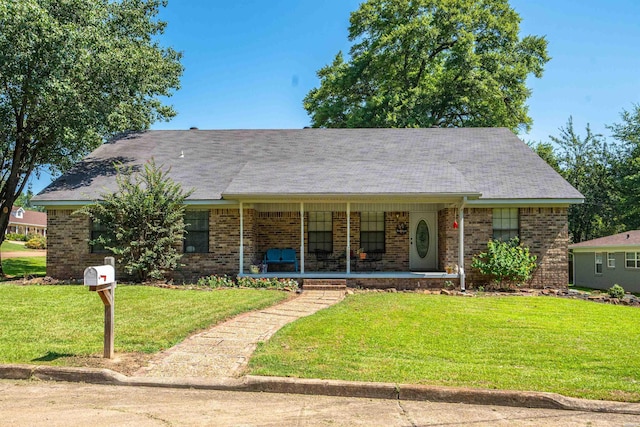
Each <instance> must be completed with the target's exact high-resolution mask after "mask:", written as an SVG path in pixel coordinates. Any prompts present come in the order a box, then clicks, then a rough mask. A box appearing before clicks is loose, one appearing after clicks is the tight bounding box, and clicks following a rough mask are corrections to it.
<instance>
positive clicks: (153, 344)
mask: <svg viewBox="0 0 640 427" xmlns="http://www.w3.org/2000/svg"><path fill="white" fill-rule="evenodd" d="M288 296H289V294H288V293H285V292H276V291H267V290H248V289H226V290H216V291H209V292H208V291H197V290H172V289H161V288H154V287H147V286H118V287H117V288H116V292H115V299H116V303H115V304H116V305H115V352H116V353H123V352H143V353H152V352H157V351H160V350H162V349H166V348H168V347H171V346H173V345H175V344H176V343H178V342H180V341H182V340H183V339H184V338H185V337H186V336H188V335H189V334H191V333H193V332H195V331H198V330H200V329H203V328H206V327H208V326H210V325H212V324H214V323H218V322H220V321H222V320H224V319H226V318H229V317H231V316H234V315H236V314H238V313H242V312H245V311H250V310H255V309H259V308H263V307H266V306H269V305H272V304H274V303H276V302H278V301H281V300H282V299H284V298H287V297H288ZM0 325H2V326H1V327H0V363H34V362H50V363H52V364H65V363H68V362H67V361H66V359H65V357H75V356H80V357H82V356H89V355H96V354H98V355H102V349H103V327H104V306H103V304H102V301H101V300H100V297H99V296H98V295H97V294H96V293H95V292H89V290H88V288H86V287H84V286H16V285H2V284H0Z"/></svg>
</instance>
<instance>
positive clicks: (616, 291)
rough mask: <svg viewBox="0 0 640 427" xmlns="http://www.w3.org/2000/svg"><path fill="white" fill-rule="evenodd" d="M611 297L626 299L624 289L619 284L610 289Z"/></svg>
mask: <svg viewBox="0 0 640 427" xmlns="http://www.w3.org/2000/svg"><path fill="white" fill-rule="evenodd" d="M609 296H610V297H611V298H618V299H622V298H624V288H623V287H622V286H620V285H618V284H617V283H616V284H615V285H613V286H612V287H610V288H609Z"/></svg>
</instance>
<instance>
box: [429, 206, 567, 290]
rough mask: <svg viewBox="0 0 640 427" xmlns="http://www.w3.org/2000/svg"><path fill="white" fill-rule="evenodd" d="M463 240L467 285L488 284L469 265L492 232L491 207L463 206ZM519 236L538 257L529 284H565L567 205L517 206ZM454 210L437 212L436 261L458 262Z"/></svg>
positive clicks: (541, 285)
mask: <svg viewBox="0 0 640 427" xmlns="http://www.w3.org/2000/svg"><path fill="white" fill-rule="evenodd" d="M464 212H465V222H464V243H465V272H466V276H467V278H466V279H467V285H468V286H480V285H486V284H487V278H486V277H483V276H482V275H481V274H479V272H478V271H476V270H474V269H472V268H471V260H472V257H473V255H475V254H478V253H480V252H483V251H485V250H486V245H487V242H488V241H489V239H490V238H491V237H492V235H493V209H477V208H474V209H465V211H464ZM519 215H520V239H521V241H522V244H523V245H525V246H527V247H529V248H530V250H531V253H532V254H534V255H536V256H537V257H538V260H537V263H538V267H537V269H536V271H535V272H534V276H533V279H532V280H531V282H530V283H529V284H527V286H531V287H544V286H548V287H555V288H562V287H566V286H567V283H568V280H569V278H568V267H567V262H568V261H567V256H568V255H567V252H568V249H567V247H568V244H569V237H568V232H567V209H566V208H520V209H519ZM456 217H457V210H456V209H443V210H441V211H440V212H439V213H438V222H439V226H438V229H439V233H440V234H439V236H438V243H439V245H440V246H439V262H440V266H441V268H443V264H444V265H446V264H452V265H453V264H457V263H458V230H455V229H454V228H453V227H452V224H453V220H454V218H456Z"/></svg>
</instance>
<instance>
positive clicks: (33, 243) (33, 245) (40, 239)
mask: <svg viewBox="0 0 640 427" xmlns="http://www.w3.org/2000/svg"><path fill="white" fill-rule="evenodd" d="M24 247H25V248H28V249H47V238H46V237H44V236H34V237H32V238H30V239H29V240H28V241H27V242H26V243H25V244H24Z"/></svg>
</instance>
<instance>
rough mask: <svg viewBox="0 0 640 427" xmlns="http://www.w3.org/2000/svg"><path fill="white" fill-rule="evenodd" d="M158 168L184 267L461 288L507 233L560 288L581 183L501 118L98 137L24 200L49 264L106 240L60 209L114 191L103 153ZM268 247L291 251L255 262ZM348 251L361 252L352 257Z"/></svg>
mask: <svg viewBox="0 0 640 427" xmlns="http://www.w3.org/2000/svg"><path fill="white" fill-rule="evenodd" d="M151 158H153V159H155V162H156V164H158V165H163V166H164V167H167V168H168V167H170V168H171V172H170V176H171V177H172V179H173V180H175V181H176V182H179V183H180V184H181V185H182V187H183V188H184V189H194V192H193V194H192V195H191V196H190V197H189V199H188V201H187V206H186V207H187V212H186V222H187V223H188V224H191V225H190V226H189V227H188V234H187V235H186V237H185V240H184V245H183V251H184V256H183V258H182V264H184V266H183V267H181V268H180V269H179V271H177V272H175V273H174V279H175V280H178V281H181V280H193V279H195V278H198V277H202V276H207V275H211V274H219V275H220V274H229V275H234V276H236V275H253V276H277V277H292V278H295V279H302V280H304V279H322V278H327V279H346V280H347V283H348V285H349V286H363V287H381V288H382V287H396V288H398V289H409V288H420V287H425V288H426V287H435V286H442V285H443V282H445V281H451V282H453V283H454V284H456V285H457V286H459V287H461V288H462V289H464V288H465V287H466V286H473V285H479V284H481V283H483V278H482V277H480V276H479V275H478V273H477V272H475V271H473V270H472V269H471V260H472V257H473V255H474V254H477V253H479V252H481V251H483V250H485V249H486V243H487V241H488V240H489V239H491V238H509V237H511V236H516V235H517V236H519V237H520V239H521V241H522V243H523V244H524V245H526V246H528V247H530V249H531V251H532V253H533V254H535V255H537V256H538V264H539V265H538V267H537V269H536V271H535V274H534V277H533V279H532V281H531V283H530V284H529V285H530V286H533V287H542V286H554V287H565V286H566V285H567V283H568V267H567V256H568V254H567V252H568V251H567V245H568V234H567V208H568V206H569V205H570V204H572V203H581V202H582V200H583V196H582V195H581V194H580V193H579V192H578V191H576V190H575V189H574V188H573V187H572V186H571V185H569V184H568V183H567V182H566V181H565V180H564V179H563V178H562V177H561V176H560V175H558V174H557V173H556V172H555V171H554V170H553V169H552V168H551V167H549V166H548V165H547V164H546V163H545V162H544V161H543V160H542V159H540V158H539V157H538V156H537V155H536V154H535V153H534V152H533V151H532V150H531V149H530V148H529V147H528V146H527V145H526V144H525V143H523V142H522V141H521V140H520V139H518V138H517V137H516V135H515V134H513V133H512V132H511V131H510V130H508V129H501V128H459V129H440V128H431V129H299V130H198V129H192V130H185V131H177V130H176V131H146V132H141V133H131V134H128V135H125V136H121V137H119V138H116V139H114V140H112V141H110V142H108V143H105V144H103V145H102V146H101V147H99V148H98V149H96V150H95V151H94V152H93V153H91V154H90V155H89V156H87V157H86V158H85V159H84V160H83V161H82V162H80V163H79V164H77V165H76V166H75V167H74V168H73V169H72V170H70V171H69V172H68V173H66V174H65V175H63V176H61V177H60V178H58V179H57V180H56V181H54V182H53V183H52V184H51V185H50V186H48V187H47V188H46V189H44V190H43V191H42V192H41V193H40V194H38V195H37V196H36V197H34V198H33V201H34V203H38V204H40V205H43V206H45V207H46V209H47V213H48V225H49V230H48V234H49V235H48V254H47V274H48V275H50V276H52V277H55V278H59V279H70V278H72V279H79V278H81V277H82V274H83V270H84V268H85V267H87V266H89V265H95V264H100V263H102V259H103V257H104V256H105V254H104V253H100V251H99V250H98V249H97V248H95V247H93V248H92V247H90V246H89V245H88V243H87V241H88V240H89V238H90V237H91V236H95V235H96V233H99V232H101V230H100V229H99V228H98V226H97V225H95V224H91V223H90V221H89V220H88V219H87V218H86V217H85V216H82V215H72V213H73V212H74V211H75V210H76V209H78V208H79V207H80V206H82V205H84V204H86V203H90V202H91V201H92V200H94V199H96V198H97V197H99V195H100V194H104V193H105V192H108V191H114V190H116V188H117V186H116V183H115V169H114V166H113V164H114V162H119V163H122V164H124V165H127V166H132V167H134V168H138V169H140V167H141V166H142V165H143V164H144V163H145V162H146V161H148V160H149V159H151ZM271 248H281V249H282V248H293V250H294V251H295V257H296V261H297V264H298V265H297V267H298V268H297V271H295V266H294V265H293V264H269V265H268V268H267V270H266V271H263V270H260V271H257V272H256V268H255V267H254V268H252V265H257V264H260V263H261V261H262V260H263V259H264V256H265V253H267V251H268V250H269V249H271ZM359 252H364V253H366V254H367V255H366V258H364V259H361V255H359Z"/></svg>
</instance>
